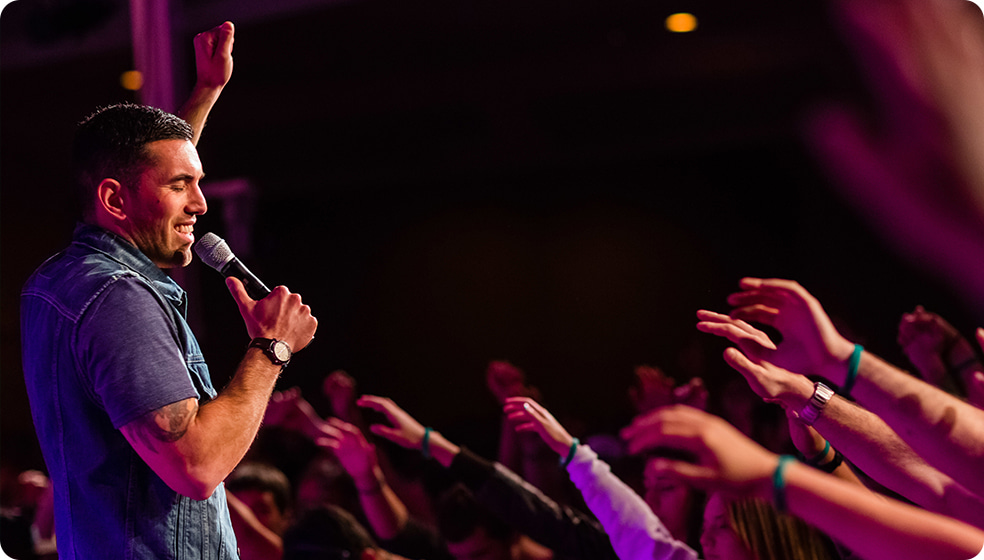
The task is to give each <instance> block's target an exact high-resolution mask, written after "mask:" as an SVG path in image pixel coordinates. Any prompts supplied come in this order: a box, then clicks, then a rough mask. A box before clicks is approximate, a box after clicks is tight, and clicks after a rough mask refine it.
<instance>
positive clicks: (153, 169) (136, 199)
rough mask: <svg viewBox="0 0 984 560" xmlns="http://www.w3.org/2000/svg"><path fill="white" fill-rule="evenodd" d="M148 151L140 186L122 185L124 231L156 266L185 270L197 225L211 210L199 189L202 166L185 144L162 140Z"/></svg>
mask: <svg viewBox="0 0 984 560" xmlns="http://www.w3.org/2000/svg"><path fill="white" fill-rule="evenodd" d="M146 149H147V152H148V153H149V154H150V159H151V163H150V165H149V166H148V167H147V169H146V170H144V172H143V173H142V174H141V175H140V177H139V179H138V181H137V184H136V185H127V186H124V187H123V197H124V210H125V212H126V220H125V223H124V224H123V226H122V227H123V229H124V233H125V234H126V236H127V237H128V238H129V240H130V241H131V242H132V243H133V244H134V245H136V246H137V248H138V249H140V251H141V252H143V253H144V254H145V255H147V257H148V258H149V259H150V260H151V261H153V263H154V264H156V265H157V266H158V267H160V268H172V267H179V266H187V265H188V263H190V262H191V255H192V253H191V245H192V244H193V243H194V242H195V235H194V225H195V221H196V219H197V217H198V215H199V214H204V213H205V211H206V210H207V209H208V206H207V205H206V204H205V196H204V195H202V190H201V188H200V187H199V181H201V179H202V177H203V176H204V173H203V172H202V163H201V161H200V160H199V159H198V152H197V151H196V150H195V146H194V145H192V143H191V142H189V141H187V140H159V141H157V142H151V143H150V144H147V146H146Z"/></svg>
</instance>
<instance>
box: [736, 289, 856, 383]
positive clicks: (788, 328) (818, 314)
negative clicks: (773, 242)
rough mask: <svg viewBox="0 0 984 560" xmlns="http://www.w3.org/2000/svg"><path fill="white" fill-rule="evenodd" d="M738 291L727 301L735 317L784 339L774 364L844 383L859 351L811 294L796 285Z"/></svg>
mask: <svg viewBox="0 0 984 560" xmlns="http://www.w3.org/2000/svg"><path fill="white" fill-rule="evenodd" d="M739 285H740V287H741V291H739V292H736V293H733V294H731V295H730V296H728V303H729V304H730V305H732V306H733V307H734V309H733V310H732V311H731V317H732V318H734V319H741V320H743V321H753V322H758V323H762V324H764V325H769V326H771V327H774V328H776V329H777V330H778V331H779V332H780V333H782V336H783V341H782V343H781V344H779V345H777V346H775V349H774V352H771V353H769V354H768V356H767V359H768V360H769V361H770V362H772V363H773V364H775V365H777V366H780V367H783V368H786V369H788V370H791V371H796V372H801V373H804V374H817V375H822V376H824V377H826V378H827V379H830V380H831V381H834V382H837V383H840V382H842V381H843V378H844V377H845V375H846V367H845V363H846V362H847V360H848V358H850V356H851V354H852V352H853V351H854V345H853V344H852V343H851V342H849V341H848V340H847V339H846V338H844V337H843V336H841V334H840V333H839V332H837V329H836V328H834V325H833V323H832V322H831V321H830V317H828V316H827V313H826V312H825V311H824V310H823V307H822V306H821V305H820V302H819V301H817V299H816V298H815V297H813V295H812V294H810V293H809V292H808V291H806V290H805V289H804V288H803V287H802V286H800V285H799V284H798V283H797V282H793V281H791V280H781V279H762V278H743V279H742V280H741V282H740V284H739ZM743 350H744V348H743ZM762 357H763V358H765V357H766V356H762Z"/></svg>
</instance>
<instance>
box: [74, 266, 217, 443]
mask: <svg viewBox="0 0 984 560" xmlns="http://www.w3.org/2000/svg"><path fill="white" fill-rule="evenodd" d="M167 305H169V304H168V303H167V302H166V301H165V300H164V299H163V297H161V296H160V294H158V293H157V292H156V291H155V290H154V289H153V288H152V287H150V286H149V285H147V284H145V283H144V282H142V281H141V280H140V279H139V278H137V277H133V276H124V277H122V278H120V279H119V280H117V281H116V282H113V283H112V284H110V285H109V286H108V287H107V288H106V289H105V290H103V292H102V293H100V294H99V296H98V297H97V299H96V300H95V301H94V302H93V303H92V305H90V306H89V308H88V309H87V311H86V314H85V316H84V317H83V320H82V321H81V322H80V323H79V330H78V333H77V336H76V349H77V352H76V359H77V360H79V365H80V367H81V371H82V372H83V375H85V376H87V377H88V379H87V380H85V381H86V383H85V384H86V385H87V386H88V387H90V388H91V389H92V391H93V397H94V398H95V399H96V400H97V401H99V404H100V405H101V406H102V407H103V408H104V409H105V410H106V413H107V414H108V415H109V418H110V420H111V421H112V423H113V426H114V427H115V428H117V429H119V428H120V427H122V426H124V425H126V424H128V423H129V422H131V421H133V420H135V419H137V418H139V417H141V416H143V415H145V414H147V413H148V412H152V411H154V410H157V409H159V408H161V407H163V406H165V405H168V404H171V403H175V402H178V401H181V400H185V399H188V398H191V397H194V398H200V395H199V394H198V392H197V391H196V390H195V387H194V385H193V384H192V381H191V377H190V375H189V372H188V367H187V365H186V363H185V358H184V352H183V351H182V348H181V344H180V342H179V340H180V339H179V337H178V334H177V332H176V330H175V326H174V323H173V321H172V320H171V319H170V317H169V316H168V311H167V309H166V308H165V307H164V306H167Z"/></svg>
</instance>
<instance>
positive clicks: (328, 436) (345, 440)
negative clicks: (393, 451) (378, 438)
mask: <svg viewBox="0 0 984 560" xmlns="http://www.w3.org/2000/svg"><path fill="white" fill-rule="evenodd" d="M322 434H323V435H322V436H321V437H320V438H318V440H317V441H316V442H315V443H317V444H318V445H319V446H321V447H323V448H325V449H329V450H330V451H331V452H332V453H333V454H334V455H335V457H337V458H338V461H339V462H340V463H341V464H342V468H344V469H345V472H347V473H349V475H351V476H352V478H354V479H355V480H356V481H365V480H370V479H372V480H374V479H375V472H376V467H377V465H378V460H377V458H376V447H375V446H374V445H372V444H371V443H369V441H367V440H366V437H365V436H364V435H363V434H362V431H361V430H359V429H358V428H356V427H355V426H353V425H352V424H349V423H348V422H345V421H344V420H339V419H338V418H329V419H328V421H327V422H325V424H324V426H322Z"/></svg>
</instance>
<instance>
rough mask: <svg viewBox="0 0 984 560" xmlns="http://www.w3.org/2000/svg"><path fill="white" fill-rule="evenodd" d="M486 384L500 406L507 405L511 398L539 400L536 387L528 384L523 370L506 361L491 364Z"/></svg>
mask: <svg viewBox="0 0 984 560" xmlns="http://www.w3.org/2000/svg"><path fill="white" fill-rule="evenodd" d="M485 383H486V384H487V385H488V387H489V392H491V393H492V396H494V397H495V400H496V401H498V403H499V404H500V405H502V404H505V402H506V399H507V398H509V397H533V398H539V391H537V389H536V387H530V386H528V385H527V384H526V374H524V373H523V370H521V369H519V368H518V367H516V366H514V365H512V364H511V363H509V362H506V361H502V360H494V361H491V362H489V365H488V367H487V368H486V369H485Z"/></svg>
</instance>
